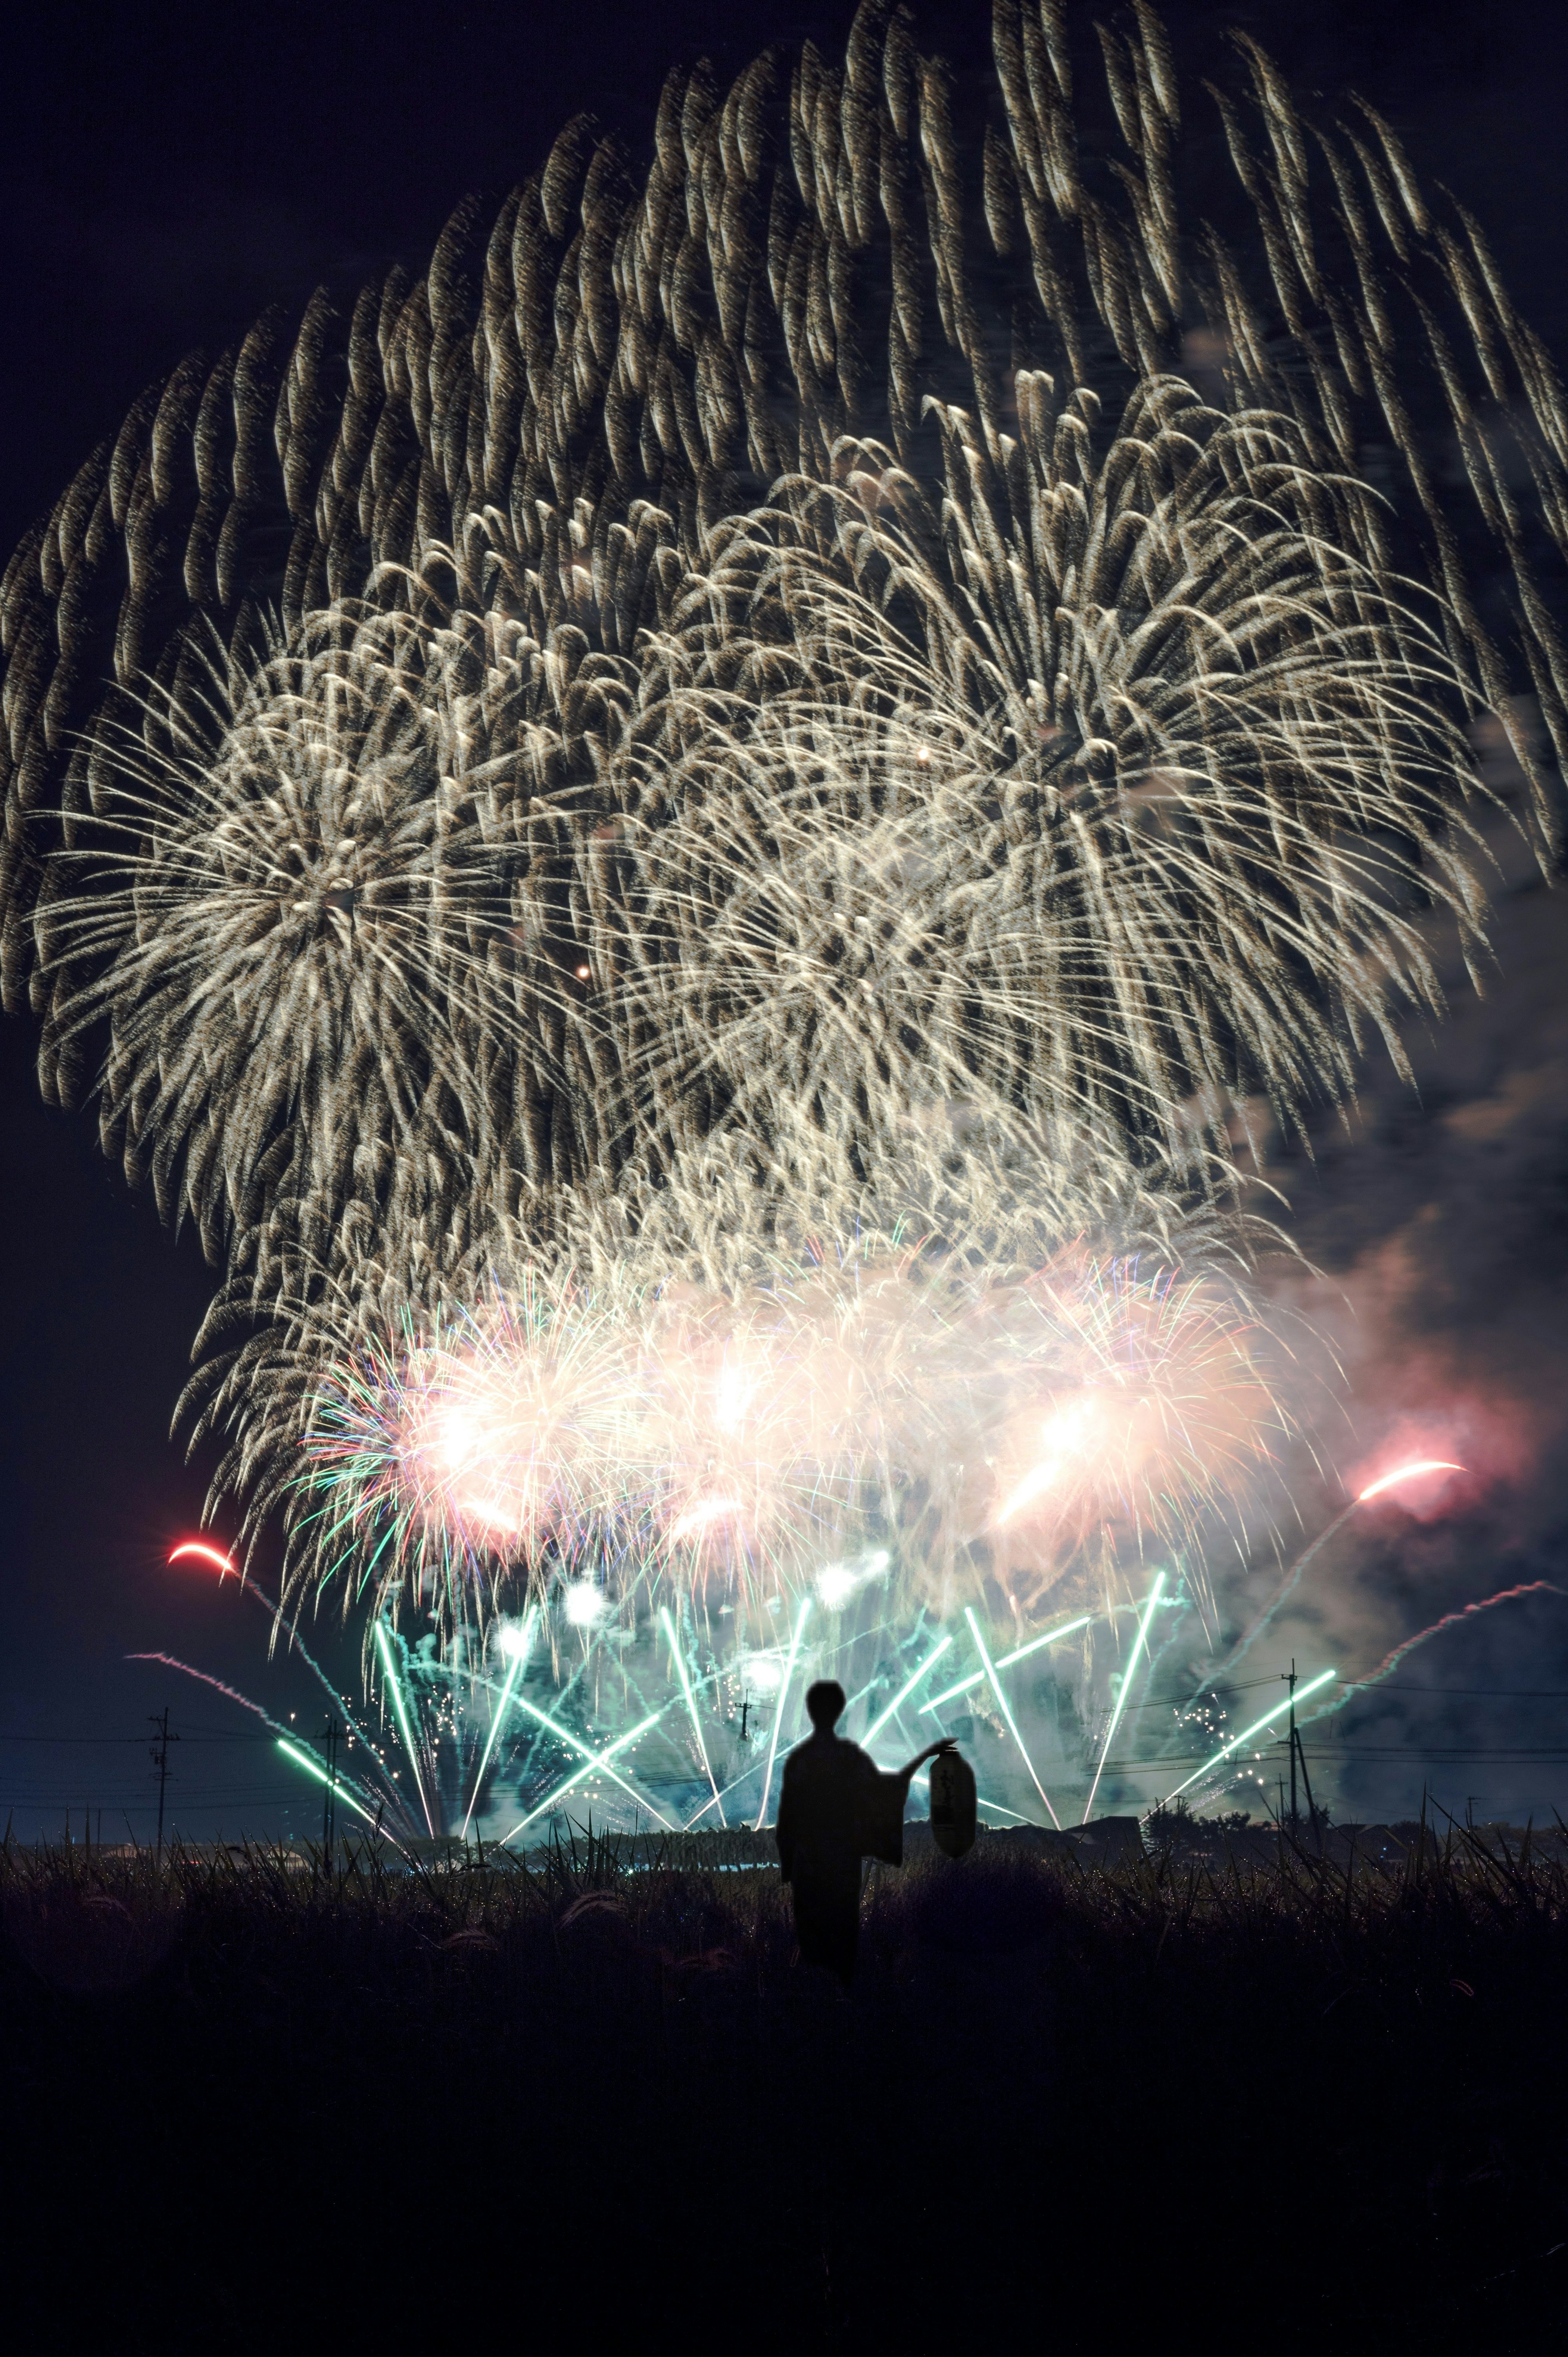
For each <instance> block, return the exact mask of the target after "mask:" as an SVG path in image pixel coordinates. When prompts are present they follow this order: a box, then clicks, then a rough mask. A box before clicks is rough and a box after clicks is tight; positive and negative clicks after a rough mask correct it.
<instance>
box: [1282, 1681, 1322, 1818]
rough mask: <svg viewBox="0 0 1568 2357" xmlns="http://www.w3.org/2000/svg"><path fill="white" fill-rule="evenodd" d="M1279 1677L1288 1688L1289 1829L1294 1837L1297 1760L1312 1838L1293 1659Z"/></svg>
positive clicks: (1312, 1806) (1309, 1786)
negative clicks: (1303, 1787) (1297, 1716)
mask: <svg viewBox="0 0 1568 2357" xmlns="http://www.w3.org/2000/svg"><path fill="white" fill-rule="evenodd" d="M1280 1675H1281V1677H1282V1678H1283V1679H1284V1682H1285V1684H1286V1685H1287V1686H1288V1687H1289V1688H1290V1829H1291V1832H1292V1834H1293V1835H1294V1832H1295V1829H1296V1813H1295V1770H1296V1762H1297V1760H1300V1762H1301V1781H1302V1782H1303V1784H1304V1785H1305V1788H1306V1813H1307V1815H1308V1816H1309V1817H1310V1819H1311V1820H1312V1830H1313V1834H1314V1836H1315V1837H1316V1834H1317V1805H1316V1802H1315V1801H1314V1800H1313V1797H1312V1779H1311V1777H1310V1776H1309V1775H1308V1774H1307V1772H1306V1753H1305V1751H1304V1750H1303V1749H1302V1743H1301V1737H1300V1735H1299V1734H1298V1733H1297V1731H1296V1724H1295V1662H1294V1658H1293V1660H1292V1662H1291V1665H1290V1671H1289V1674H1288V1675H1287V1674H1286V1673H1285V1672H1284V1671H1283V1670H1282V1671H1281V1672H1280Z"/></svg>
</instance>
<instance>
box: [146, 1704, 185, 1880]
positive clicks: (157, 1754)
mask: <svg viewBox="0 0 1568 2357" xmlns="http://www.w3.org/2000/svg"><path fill="white" fill-rule="evenodd" d="M148 1717H149V1723H150V1724H151V1725H152V1726H154V1727H156V1728H157V1731H158V1739H157V1741H156V1743H154V1744H151V1745H150V1746H149V1747H148V1749H149V1750H150V1751H151V1754H152V1762H153V1766H154V1767H155V1768H156V1770H157V1771H158V1856H159V1857H160V1858H161V1857H162V1856H163V1854H164V1791H165V1787H166V1785H167V1783H168V1748H169V1745H170V1744H171V1743H177V1742H178V1741H179V1738H178V1736H177V1735H171V1734H170V1733H169V1731H168V1705H167V1703H165V1705H164V1711H163V1717H161V1718H156V1717H152V1715H151V1714H150V1713H149V1714H148Z"/></svg>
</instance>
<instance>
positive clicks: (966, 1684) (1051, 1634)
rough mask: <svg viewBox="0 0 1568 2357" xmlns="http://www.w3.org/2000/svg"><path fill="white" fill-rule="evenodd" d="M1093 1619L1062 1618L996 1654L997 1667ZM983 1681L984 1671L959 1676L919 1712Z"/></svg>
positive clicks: (1057, 1640)
mask: <svg viewBox="0 0 1568 2357" xmlns="http://www.w3.org/2000/svg"><path fill="white" fill-rule="evenodd" d="M1093 1619H1094V1615H1093V1613H1092V1612H1080V1613H1079V1616H1078V1619H1077V1620H1064V1621H1063V1622H1062V1623H1061V1625H1060V1627H1059V1628H1056V1629H1047V1631H1046V1632H1045V1634H1044V1635H1043V1636H1041V1637H1031V1638H1030V1640H1029V1641H1028V1643H1027V1644H1026V1645H1015V1647H1014V1648H1013V1651H1012V1652H1010V1653H999V1654H998V1655H997V1657H996V1666H997V1668H998V1669H999V1670H1007V1669H1011V1668H1012V1666H1013V1663H1015V1662H1022V1661H1026V1660H1027V1658H1028V1656H1029V1655H1030V1654H1031V1653H1037V1652H1041V1651H1042V1650H1043V1649H1044V1648H1045V1647H1046V1646H1047V1645H1056V1644H1059V1643H1060V1641H1061V1640H1062V1639H1063V1638H1064V1637H1070V1636H1072V1635H1074V1634H1075V1633H1076V1631H1078V1630H1079V1629H1087V1628H1088V1627H1089V1625H1090V1621H1091V1620H1093ZM984 1683H985V1672H984V1671H983V1670H976V1671H975V1672H974V1674H973V1675H972V1676H971V1677H967V1678H961V1679H960V1680H959V1682H958V1684H957V1685H956V1686H946V1687H944V1688H943V1690H942V1692H941V1693H940V1695H935V1696H934V1697H933V1698H932V1700H931V1701H929V1702H923V1703H922V1704H921V1705H920V1709H921V1712H922V1714H924V1713H925V1712H927V1711H934V1710H940V1708H941V1706H942V1705H943V1703H946V1702H952V1701H953V1700H955V1699H956V1697H957V1696H958V1695H966V1694H970V1693H972V1691H973V1689H974V1688H975V1687H976V1686H979V1685H983V1684H984Z"/></svg>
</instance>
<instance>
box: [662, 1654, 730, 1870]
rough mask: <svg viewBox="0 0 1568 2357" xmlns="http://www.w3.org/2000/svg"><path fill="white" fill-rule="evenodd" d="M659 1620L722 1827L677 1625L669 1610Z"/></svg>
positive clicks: (720, 1804) (720, 1805) (721, 1807)
mask: <svg viewBox="0 0 1568 2357" xmlns="http://www.w3.org/2000/svg"><path fill="white" fill-rule="evenodd" d="M659 1618H660V1624H661V1625H662V1627H663V1631H664V1634H665V1636H666V1637H667V1638H668V1639H669V1641H670V1656H671V1660H672V1661H673V1663H674V1664H675V1668H676V1671H677V1673H678V1674H679V1676H680V1680H681V1691H682V1694H683V1695H685V1697H686V1708H687V1710H688V1711H689V1712H690V1714H691V1719H692V1732H693V1735H694V1736H695V1737H696V1738H697V1754H698V1757H699V1758H700V1760H702V1763H703V1775H704V1776H706V1778H707V1780H708V1782H709V1783H710V1784H711V1785H712V1787H713V1793H714V1807H715V1808H716V1809H717V1811H718V1813H719V1823H720V1824H721V1825H722V1824H724V1822H725V1812H724V1803H723V1802H722V1801H721V1800H720V1798H719V1787H718V1780H717V1778H716V1777H715V1776H714V1771H713V1769H712V1767H711V1766H710V1765H709V1762H708V1747H707V1745H706V1744H705V1743H704V1742H703V1722H702V1720H701V1719H700V1718H699V1717H698V1716H697V1697H696V1695H694V1694H693V1691H692V1680H691V1676H690V1674H689V1673H688V1671H687V1668H686V1656H685V1654H684V1652H682V1647H681V1641H680V1639H679V1637H678V1636H677V1635H676V1633H675V1623H674V1622H673V1620H671V1618H670V1614H669V1611H668V1609H661V1610H660V1615H659Z"/></svg>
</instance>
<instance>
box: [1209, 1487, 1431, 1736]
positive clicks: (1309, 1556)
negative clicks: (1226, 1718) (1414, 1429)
mask: <svg viewBox="0 0 1568 2357" xmlns="http://www.w3.org/2000/svg"><path fill="white" fill-rule="evenodd" d="M1464 1471H1465V1467H1464V1466H1463V1465H1455V1464H1452V1463H1451V1462H1450V1461H1449V1460H1448V1459H1447V1458H1439V1457H1423V1458H1418V1459H1417V1460H1416V1461H1415V1462H1414V1463H1413V1464H1410V1465H1401V1466H1399V1467H1397V1468H1396V1469H1395V1470H1394V1471H1393V1472H1391V1473H1385V1474H1383V1475H1382V1476H1381V1477H1380V1479H1379V1480H1376V1481H1374V1482H1372V1483H1371V1484H1370V1486H1369V1488H1367V1489H1365V1490H1361V1491H1358V1492H1357V1494H1356V1496H1355V1497H1353V1498H1352V1499H1351V1500H1350V1501H1349V1503H1348V1505H1346V1506H1344V1507H1342V1508H1341V1509H1340V1511H1339V1512H1338V1513H1337V1514H1336V1515H1335V1517H1334V1520H1333V1521H1332V1522H1331V1523H1329V1524H1328V1526H1327V1528H1326V1530H1322V1531H1320V1532H1319V1533H1318V1534H1317V1536H1316V1538H1315V1539H1314V1540H1313V1542H1312V1544H1311V1545H1310V1546H1309V1547H1306V1548H1305V1549H1304V1551H1303V1552H1302V1554H1300V1555H1297V1557H1296V1559H1295V1561H1294V1563H1293V1564H1292V1566H1291V1567H1290V1569H1289V1570H1288V1571H1287V1572H1286V1574H1285V1576H1284V1578H1283V1581H1282V1583H1281V1585H1280V1587H1279V1588H1278V1590H1277V1591H1276V1593H1275V1594H1274V1596H1273V1598H1271V1600H1270V1601H1269V1603H1267V1604H1266V1605H1265V1606H1264V1608H1263V1609H1262V1612H1261V1613H1260V1614H1259V1615H1258V1618H1257V1619H1256V1620H1254V1621H1253V1623H1252V1625H1251V1628H1250V1629H1249V1630H1248V1631H1247V1633H1246V1635H1245V1636H1244V1637H1243V1638H1242V1639H1241V1641H1240V1643H1239V1644H1238V1645H1236V1646H1234V1647H1233V1648H1232V1650H1231V1651H1230V1652H1229V1653H1228V1654H1227V1655H1226V1657H1225V1659H1224V1661H1223V1662H1221V1663H1220V1664H1219V1668H1218V1669H1217V1670H1216V1671H1215V1672H1214V1673H1213V1674H1212V1675H1211V1676H1209V1677H1206V1678H1205V1679H1204V1681H1203V1683H1202V1684H1200V1685H1198V1686H1197V1687H1195V1688H1194V1690H1193V1692H1192V1693H1191V1694H1190V1695H1188V1697H1187V1709H1188V1710H1190V1709H1191V1708H1192V1706H1193V1704H1194V1703H1195V1702H1196V1701H1197V1698H1198V1695H1201V1694H1204V1693H1206V1692H1207V1691H1208V1687H1209V1686H1210V1685H1211V1684H1217V1683H1218V1681H1219V1679H1221V1678H1225V1677H1229V1676H1230V1673H1231V1671H1232V1670H1234V1669H1235V1668H1236V1666H1237V1664H1238V1663H1240V1662H1243V1661H1245V1659H1246V1657H1247V1655H1248V1654H1249V1653H1250V1652H1251V1650H1252V1648H1253V1646H1254V1645H1255V1644H1256V1643H1257V1641H1258V1639H1259V1638H1260V1637H1261V1636H1262V1633H1263V1631H1264V1630H1265V1629H1266V1628H1268V1626H1269V1624H1270V1622H1271V1621H1272V1620H1273V1619H1274V1617H1275V1615H1276V1614H1277V1613H1278V1611H1279V1610H1280V1609H1281V1607H1282V1606H1283V1604H1285V1603H1286V1602H1287V1601H1288V1600H1289V1598H1291V1597H1292V1596H1294V1593H1295V1591H1296V1589H1297V1588H1298V1587H1300V1585H1301V1577H1302V1574H1303V1573H1304V1572H1305V1570H1306V1568H1307V1566H1308V1565H1309V1564H1310V1563H1312V1562H1313V1560H1314V1559H1315V1557H1316V1555H1318V1554H1319V1553H1320V1552H1321V1550H1322V1549H1323V1548H1324V1547H1326V1545H1327V1544H1328V1542H1329V1540H1330V1539H1331V1538H1332V1537H1333V1536H1334V1534H1335V1533H1336V1532H1337V1531H1340V1530H1343V1528H1344V1526H1345V1524H1346V1523H1348V1521H1349V1519H1350V1517H1351V1515H1352V1514H1353V1513H1354V1512H1356V1510H1357V1508H1358V1507H1359V1506H1365V1505H1367V1504H1369V1502H1370V1501H1371V1500H1372V1499H1374V1498H1380V1497H1382V1496H1383V1495H1384V1493H1385V1492H1386V1491H1390V1490H1391V1489H1393V1488H1395V1487H1396V1485H1397V1484H1398V1483H1400V1482H1402V1481H1412V1480H1416V1479H1418V1478H1419V1477H1420V1476H1421V1475H1423V1474H1425V1473H1463V1472H1464Z"/></svg>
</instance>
